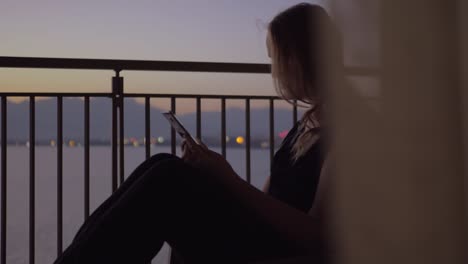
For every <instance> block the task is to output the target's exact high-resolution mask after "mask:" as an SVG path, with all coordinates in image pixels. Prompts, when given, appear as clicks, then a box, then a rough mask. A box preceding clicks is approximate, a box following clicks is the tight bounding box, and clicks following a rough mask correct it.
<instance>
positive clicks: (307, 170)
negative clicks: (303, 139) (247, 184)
mask: <svg viewBox="0 0 468 264" xmlns="http://www.w3.org/2000/svg"><path fill="white" fill-rule="evenodd" d="M298 128H299V122H298V123H296V124H295V125H294V127H293V128H292V129H291V131H289V133H288V135H287V136H286V138H285V139H284V140H283V143H282V145H281V147H280V148H279V149H278V151H277V152H276V153H275V156H274V159H273V163H272V165H271V174H270V186H269V189H268V194H270V195H271V196H273V197H275V198H276V199H278V200H280V201H283V202H285V203H287V204H289V205H290V206H292V207H295V208H297V209H299V210H301V211H304V212H307V211H309V209H310V208H311V207H312V204H313V202H314V197H315V192H316V190H317V185H318V181H319V177H320V170H321V168H322V164H323V153H322V151H323V149H322V148H323V144H322V140H321V139H320V138H319V139H318V140H317V141H316V142H315V143H314V145H313V146H312V147H311V148H310V149H309V150H308V151H307V152H306V153H305V154H304V155H303V156H301V157H300V158H299V159H298V160H297V161H295V162H294V160H293V156H292V154H291V148H292V146H293V145H294V142H295V141H296V140H297V136H298V133H299V131H298Z"/></svg>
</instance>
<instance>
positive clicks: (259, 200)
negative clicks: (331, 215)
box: [222, 172, 321, 254]
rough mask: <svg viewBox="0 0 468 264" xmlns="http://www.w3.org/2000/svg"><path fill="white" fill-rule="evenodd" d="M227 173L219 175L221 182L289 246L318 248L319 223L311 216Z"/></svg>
mask: <svg viewBox="0 0 468 264" xmlns="http://www.w3.org/2000/svg"><path fill="white" fill-rule="evenodd" d="M233 173H234V174H235V172H233ZM231 176H232V177H223V178H222V179H223V181H224V184H225V185H226V188H227V189H228V190H229V191H230V192H231V194H232V195H233V196H234V198H235V199H236V200H237V201H239V202H240V203H241V204H242V205H243V206H245V208H248V209H250V210H252V212H253V213H254V214H256V215H257V216H258V217H259V218H260V219H262V220H263V221H264V222H265V223H268V224H269V225H270V226H271V227H273V228H274V229H275V231H276V232H277V233H278V234H280V235H281V236H282V237H284V238H286V239H287V241H288V242H289V243H290V244H291V245H294V246H296V247H298V248H301V249H303V250H305V251H306V252H308V253H310V254H314V253H315V252H317V250H320V248H321V235H320V234H321V232H320V230H319V228H320V225H319V222H318V221H316V219H315V218H313V217H312V216H310V215H307V214H305V213H303V212H301V211H299V210H297V209H295V208H292V207H290V206H288V205H287V204H285V203H283V202H281V201H278V200H276V199H274V198H272V197H270V196H268V195H265V194H264V193H263V192H261V191H259V190H258V189H256V188H255V187H253V186H251V185H250V184H248V183H247V182H245V181H244V180H242V179H241V178H240V177H238V176H237V175H231Z"/></svg>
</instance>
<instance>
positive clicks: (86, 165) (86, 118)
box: [84, 96, 90, 220]
mask: <svg viewBox="0 0 468 264" xmlns="http://www.w3.org/2000/svg"><path fill="white" fill-rule="evenodd" d="M89 115H90V114H89V96H85V107H84V130H85V131H84V132H85V134H84V216H85V220H86V219H87V218H88V217H89V198H90V197H89V196H90V193H89V188H90V186H89V185H90V184H89V169H90V168H89V150H90V149H89V148H90V147H89V134H90V132H89V130H90V125H89V123H90V120H89Z"/></svg>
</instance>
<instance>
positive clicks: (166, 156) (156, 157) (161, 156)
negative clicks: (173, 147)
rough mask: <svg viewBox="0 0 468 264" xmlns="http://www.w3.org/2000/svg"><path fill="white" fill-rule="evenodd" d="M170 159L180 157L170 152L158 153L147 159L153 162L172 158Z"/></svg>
mask: <svg viewBox="0 0 468 264" xmlns="http://www.w3.org/2000/svg"><path fill="white" fill-rule="evenodd" d="M172 159H180V158H179V157H177V156H176V155H173V154H170V153H158V154H154V155H153V156H151V157H150V158H148V159H147V161H148V162H150V163H154V162H159V161H163V160H172Z"/></svg>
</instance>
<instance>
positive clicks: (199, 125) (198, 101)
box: [197, 97, 202, 140]
mask: <svg viewBox="0 0 468 264" xmlns="http://www.w3.org/2000/svg"><path fill="white" fill-rule="evenodd" d="M197 138H198V139H199V140H201V138H202V132H201V98H200V97H197Z"/></svg>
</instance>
